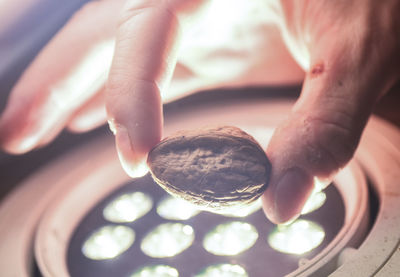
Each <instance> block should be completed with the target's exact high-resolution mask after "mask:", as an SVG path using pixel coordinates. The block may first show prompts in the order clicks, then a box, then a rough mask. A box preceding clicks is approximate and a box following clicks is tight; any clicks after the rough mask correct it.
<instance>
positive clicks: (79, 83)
mask: <svg viewBox="0 0 400 277" xmlns="http://www.w3.org/2000/svg"><path fill="white" fill-rule="evenodd" d="M114 46H115V42H114V40H107V41H103V42H101V43H98V44H96V45H94V46H93V48H91V49H90V50H89V51H88V52H87V54H86V56H85V57H84V58H83V59H82V61H81V62H80V63H79V64H78V65H77V66H76V67H75V68H73V69H72V70H71V74H70V75H68V76H67V78H65V79H64V80H62V81H60V82H59V83H57V84H55V85H54V87H52V88H51V90H52V92H51V94H50V96H51V97H52V98H51V100H52V101H51V103H49V104H51V105H52V107H53V109H54V106H55V107H57V108H58V109H59V110H64V109H69V108H70V106H71V105H76V106H79V105H80V104H81V103H83V102H84V101H86V100H87V99H89V98H90V97H92V96H93V95H94V94H95V93H96V92H97V91H98V90H99V89H100V88H101V87H102V86H103V85H104V83H105V81H106V80H107V77H108V72H109V70H110V67H111V61H112V57H113V54H114Z"/></svg>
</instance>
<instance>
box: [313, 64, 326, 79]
mask: <svg viewBox="0 0 400 277" xmlns="http://www.w3.org/2000/svg"><path fill="white" fill-rule="evenodd" d="M323 72H324V64H323V63H317V64H315V65H314V66H313V67H312V68H311V71H310V74H311V78H314V77H318V76H319V75H321V74H322V73H323Z"/></svg>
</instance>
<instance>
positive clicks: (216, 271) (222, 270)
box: [195, 264, 248, 277]
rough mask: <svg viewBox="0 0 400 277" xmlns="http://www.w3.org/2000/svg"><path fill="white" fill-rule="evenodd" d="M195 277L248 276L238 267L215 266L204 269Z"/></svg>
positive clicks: (228, 265) (231, 265) (230, 265)
mask: <svg viewBox="0 0 400 277" xmlns="http://www.w3.org/2000/svg"><path fill="white" fill-rule="evenodd" d="M195 277H248V275H247V272H246V270H245V269H244V268H243V267H241V266H240V265H233V264H217V265H211V266H208V267H206V268H205V269H204V270H202V271H201V272H200V273H199V274H197V275H195Z"/></svg>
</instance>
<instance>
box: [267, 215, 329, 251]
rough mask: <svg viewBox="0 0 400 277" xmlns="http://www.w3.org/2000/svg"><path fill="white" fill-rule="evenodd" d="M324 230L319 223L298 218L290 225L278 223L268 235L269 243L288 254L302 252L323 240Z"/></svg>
mask: <svg viewBox="0 0 400 277" xmlns="http://www.w3.org/2000/svg"><path fill="white" fill-rule="evenodd" d="M324 237H325V232H324V230H323V229H322V227H321V226H320V225H318V224H317V223H314V222H312V221H309V220H304V219H298V220H296V221H294V222H293V223H292V224H290V225H279V226H277V227H276V228H275V230H274V231H272V233H271V234H270V235H269V236H268V243H269V245H270V246H271V247H272V248H274V249H275V250H277V251H279V252H283V253H289V254H298V255H300V254H304V253H307V252H309V251H311V250H312V249H314V248H316V247H317V246H318V245H320V244H321V242H322V241H323V240H324Z"/></svg>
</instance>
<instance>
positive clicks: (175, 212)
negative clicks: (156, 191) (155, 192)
mask: <svg viewBox="0 0 400 277" xmlns="http://www.w3.org/2000/svg"><path fill="white" fill-rule="evenodd" d="M157 213H158V214H159V215H160V216H161V217H163V218H165V219H171V220H186V219H189V218H191V217H193V216H195V215H197V214H198V213H200V210H198V209H197V208H196V207H195V206H194V205H192V204H191V203H189V202H188V201H185V200H183V199H179V198H176V197H172V196H167V197H166V198H164V199H163V200H162V201H161V202H160V204H159V205H158V207H157Z"/></svg>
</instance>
